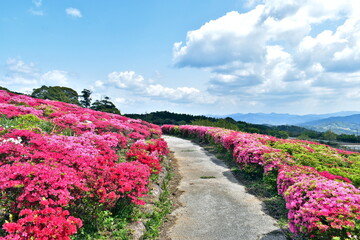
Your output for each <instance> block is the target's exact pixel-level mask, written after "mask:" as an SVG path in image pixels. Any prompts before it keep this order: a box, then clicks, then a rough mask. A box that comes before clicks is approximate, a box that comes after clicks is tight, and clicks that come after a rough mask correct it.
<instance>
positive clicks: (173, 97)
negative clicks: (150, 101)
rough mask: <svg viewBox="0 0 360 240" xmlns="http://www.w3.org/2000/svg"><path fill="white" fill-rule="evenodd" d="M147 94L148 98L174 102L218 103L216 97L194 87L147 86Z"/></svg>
mask: <svg viewBox="0 0 360 240" xmlns="http://www.w3.org/2000/svg"><path fill="white" fill-rule="evenodd" d="M145 92H146V93H147V95H148V96H151V97H157V98H159V99H164V100H168V101H173V102H183V103H189V102H190V103H191V102H193V103H201V104H211V103H214V102H215V101H216V98H215V97H212V96H209V95H207V94H205V93H202V92H201V91H200V90H199V89H196V88H193V87H177V88H170V87H165V86H162V85H161V84H154V85H149V86H147V87H146V89H145Z"/></svg>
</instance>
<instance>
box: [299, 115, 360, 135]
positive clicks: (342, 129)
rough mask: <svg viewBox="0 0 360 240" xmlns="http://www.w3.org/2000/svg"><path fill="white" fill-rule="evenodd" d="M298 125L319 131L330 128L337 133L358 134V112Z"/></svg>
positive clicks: (359, 116)
mask: <svg viewBox="0 0 360 240" xmlns="http://www.w3.org/2000/svg"><path fill="white" fill-rule="evenodd" d="M300 126H303V127H306V128H309V129H312V130H315V131H320V132H324V131H327V130H329V129H330V130H331V131H333V132H335V133H337V134H355V135H358V131H359V129H360V114H354V115H350V116H345V117H330V118H325V119H320V120H316V121H311V122H306V123H303V124H301V125H300Z"/></svg>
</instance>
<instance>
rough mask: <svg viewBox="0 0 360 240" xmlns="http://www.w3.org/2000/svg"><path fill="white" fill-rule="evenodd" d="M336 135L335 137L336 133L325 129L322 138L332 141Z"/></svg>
mask: <svg viewBox="0 0 360 240" xmlns="http://www.w3.org/2000/svg"><path fill="white" fill-rule="evenodd" d="M336 137H337V135H336V134H335V133H334V132H332V131H331V130H327V131H326V132H324V134H323V138H324V139H325V140H330V141H334V140H336Z"/></svg>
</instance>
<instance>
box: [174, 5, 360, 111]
mask: <svg viewBox="0 0 360 240" xmlns="http://www.w3.org/2000/svg"><path fill="white" fill-rule="evenodd" d="M259 2H260V3H259ZM256 3H257V5H256V6H255V5H254V4H256ZM249 4H250V5H249V6H254V7H252V9H251V10H249V11H248V12H244V13H239V12H229V13H227V14H226V15H224V16H223V17H220V18H218V19H215V20H211V21H209V22H207V23H205V24H204V25H203V26H202V27H200V28H199V29H197V30H193V31H189V32H188V33H187V36H186V42H176V43H174V46H173V62H174V65H175V66H177V67H195V68H203V69H205V70H206V71H210V72H211V73H212V74H211V78H210V79H209V87H208V91H209V92H210V93H211V94H214V95H216V96H219V97H228V98H233V99H240V98H244V97H245V98H247V99H248V100H249V101H254V102H257V103H261V102H262V103H263V106H269V107H273V106H272V105H271V104H273V103H275V102H276V101H277V102H278V103H279V99H281V100H282V101H287V103H288V104H289V103H297V104H300V102H302V103H303V102H309V101H308V100H306V101H305V100H304V99H313V100H314V101H316V102H318V103H319V106H320V103H321V102H326V101H328V99H329V98H331V96H332V98H333V96H334V94H335V95H339V94H340V93H341V94H343V95H344V96H352V95H354V92H357V91H355V90H353V88H354V86H355V85H356V84H359V83H360V82H359V79H360V77H359V76H360V1H357V0H346V1H343V0H331V1H323V0H305V1H297V0H263V1H256V0H255V1H249ZM333 99H334V98H333ZM258 105H261V104H258ZM282 105H285V104H282Z"/></svg>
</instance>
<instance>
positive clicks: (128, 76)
mask: <svg viewBox="0 0 360 240" xmlns="http://www.w3.org/2000/svg"><path fill="white" fill-rule="evenodd" d="M106 84H108V85H112V86H114V87H116V88H120V89H134V90H136V89H142V88H143V87H144V84H145V79H144V77H143V76H141V75H139V74H136V73H135V72H134V71H125V72H112V73H109V75H108V81H107V82H106Z"/></svg>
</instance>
